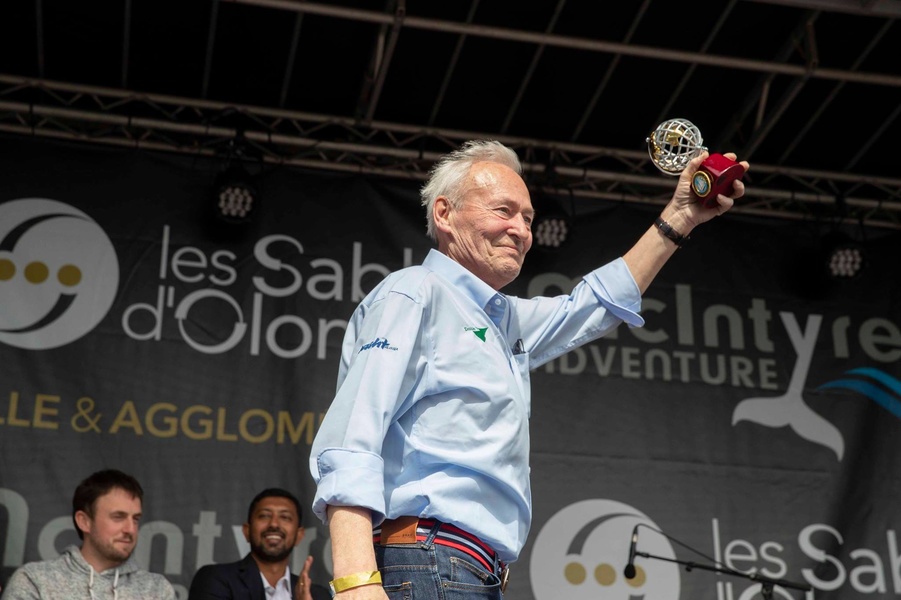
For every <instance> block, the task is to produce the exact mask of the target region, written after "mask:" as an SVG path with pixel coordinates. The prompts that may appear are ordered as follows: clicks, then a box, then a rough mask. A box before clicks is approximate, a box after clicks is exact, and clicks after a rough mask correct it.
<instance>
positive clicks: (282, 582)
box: [260, 566, 291, 598]
mask: <svg viewBox="0 0 901 600" xmlns="http://www.w3.org/2000/svg"><path fill="white" fill-rule="evenodd" d="M260 577H262V578H263V589H264V590H266V596H267V597H268V598H271V597H272V596H273V595H274V594H275V593H276V592H278V590H279V589H280V588H281V589H283V590H287V591H288V594H289V597H290V594H291V571H290V569H288V567H287V566H286V567H285V574H284V575H282V578H281V579H279V580H278V581H276V582H275V587H273V586H271V585H269V581H268V580H267V579H266V576H265V575H263V573H260Z"/></svg>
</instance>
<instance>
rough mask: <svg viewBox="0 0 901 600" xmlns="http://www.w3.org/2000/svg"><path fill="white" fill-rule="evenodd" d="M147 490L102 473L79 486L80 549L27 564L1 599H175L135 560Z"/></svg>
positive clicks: (75, 515) (75, 506)
mask: <svg viewBox="0 0 901 600" xmlns="http://www.w3.org/2000/svg"><path fill="white" fill-rule="evenodd" d="M143 497H144V490H143V489H141V484H140V483H138V481H137V480H136V479H135V478H134V477H132V476H131V475H126V474H125V473H122V472H121V471H116V470H114V469H109V470H105V471H98V472H97V473H94V474H93V475H91V476H90V477H88V478H87V479H85V480H84V481H82V482H81V484H79V486H78V488H77V489H76V490H75V495H74V496H73V498H72V519H73V521H74V522H75V531H77V532H78V537H80V538H81V540H82V544H81V548H78V547H77V546H69V547H68V548H66V551H65V552H63V554H62V555H61V556H60V557H59V558H55V559H52V560H45V561H42V562H32V563H28V564H26V565H23V566H22V567H20V568H19V569H17V570H16V572H15V573H13V575H12V577H10V579H9V582H8V584H7V586H6V588H5V589H4V590H3V596H2V597H0V598H2V600H25V599H28V600H31V599H38V598H54V599H55V598H59V599H60V600H63V599H65V600H79V599H81V598H86V599H90V600H106V599H108V598H112V599H113V600H131V599H139V598H154V599H161V600H175V591H174V590H173V589H172V586H171V585H170V584H169V582H168V581H167V580H166V578H165V577H163V576H162V575H157V574H154V573H148V572H147V571H145V570H143V569H141V568H140V567H138V565H137V564H136V563H135V561H133V560H132V559H131V554H132V552H134V549H135V545H136V544H137V542H138V521H139V520H140V519H141V502H142V499H143Z"/></svg>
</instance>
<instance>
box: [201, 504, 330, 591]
mask: <svg viewBox="0 0 901 600" xmlns="http://www.w3.org/2000/svg"><path fill="white" fill-rule="evenodd" d="M302 516H303V510H302V509H301V508H300V502H299V501H298V500H297V498H295V497H294V495H293V494H291V493H290V492H288V491H285V490H282V489H279V488H270V489H266V490H263V491H262V492H260V493H259V494H257V495H256V497H255V498H254V499H253V501H252V502H251V503H250V508H249V509H248V511H247V522H246V523H244V537H245V538H247V541H248V542H249V543H250V554H248V555H247V556H245V557H244V558H243V559H242V560H239V561H238V562H233V563H228V564H221V565H206V566H205V567H202V568H201V569H200V570H199V571H197V573H196V574H195V575H194V580H193V581H192V582H191V591H190V592H189V594H188V600H214V599H215V600H226V599H230V600H245V599H246V600H281V599H284V600H328V599H329V598H331V594H330V593H329V592H328V590H327V589H326V588H324V587H322V586H320V585H314V584H313V583H312V582H311V581H310V565H312V563H313V557H312V556H308V557H307V560H306V562H305V563H304V568H303V572H302V573H301V574H300V575H299V576H298V575H292V574H291V572H290V571H289V569H288V562H289V560H290V558H291V551H292V550H294V547H295V546H296V545H297V544H299V543H300V541H301V540H302V539H303V534H304V529H303V527H302V526H301V524H300V523H301V518H302ZM267 588H269V589H270V590H271V593H270V594H267V593H266V589H267Z"/></svg>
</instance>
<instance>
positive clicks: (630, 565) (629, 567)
mask: <svg viewBox="0 0 901 600" xmlns="http://www.w3.org/2000/svg"><path fill="white" fill-rule="evenodd" d="M640 524H641V523H638V524H637V525H635V528H634V529H632V543H630V544H629V562H627V563H626V566H625V567H623V576H624V577H625V578H626V579H635V545H636V544H638V525H640Z"/></svg>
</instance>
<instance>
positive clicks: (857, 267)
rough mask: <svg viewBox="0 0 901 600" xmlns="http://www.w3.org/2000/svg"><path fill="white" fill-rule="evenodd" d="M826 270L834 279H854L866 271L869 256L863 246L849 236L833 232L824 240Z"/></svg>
mask: <svg viewBox="0 0 901 600" xmlns="http://www.w3.org/2000/svg"><path fill="white" fill-rule="evenodd" d="M823 249H824V252H825V260H826V269H827V273H828V274H829V276H830V277H832V278H834V279H853V278H855V277H858V276H860V274H861V273H863V271H864V269H866V265H867V256H866V250H865V249H864V246H863V244H861V243H860V242H857V241H854V240H853V239H851V238H850V237H849V236H848V235H846V234H844V233H841V232H839V231H832V232H830V233H828V234H827V235H826V236H824V238H823Z"/></svg>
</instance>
